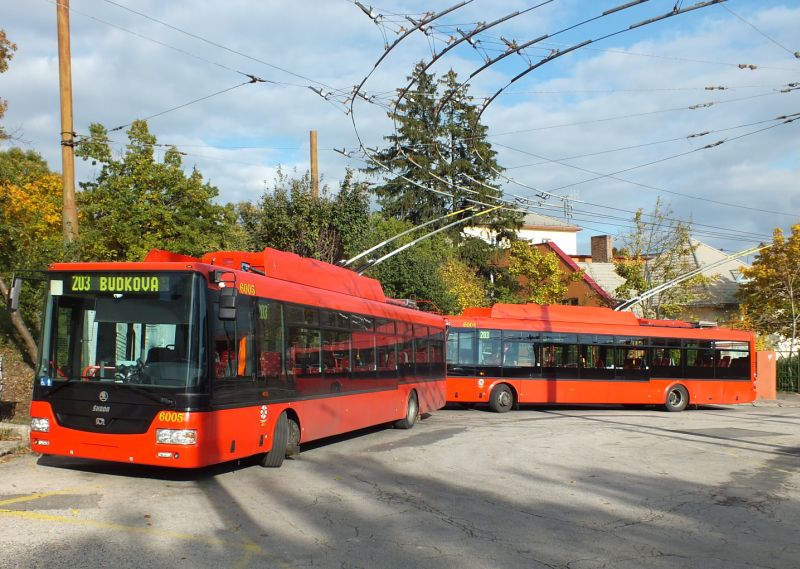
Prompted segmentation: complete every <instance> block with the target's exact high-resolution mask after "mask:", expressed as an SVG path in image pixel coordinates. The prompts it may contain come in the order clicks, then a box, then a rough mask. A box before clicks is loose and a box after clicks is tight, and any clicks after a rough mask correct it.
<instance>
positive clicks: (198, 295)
mask: <svg viewBox="0 0 800 569" xmlns="http://www.w3.org/2000/svg"><path fill="white" fill-rule="evenodd" d="M46 281H47V285H46V300H45V316H44V323H43V332H42V340H41V345H40V348H39V351H40V356H39V361H38V365H37V368H36V376H35V385H34V390H33V401H32V404H31V448H32V449H33V450H34V451H35V452H39V453H44V454H52V455H65V456H75V457H83V458H90V459H101V460H110V461H119V462H130V463H137V464H150V465H162V466H172V467H183V468H191V467H200V466H204V465H209V464H214V463H219V462H223V461H229V460H234V459H238V458H242V457H247V456H252V455H261V456H262V457H263V461H262V462H263V464H264V465H265V466H279V465H280V464H281V462H282V461H283V459H284V457H285V456H287V455H289V454H292V453H295V452H297V451H298V450H299V445H300V443H303V442H306V441H311V440H314V439H319V438H322V437H328V436H331V435H335V434H338V433H343V432H347V431H352V430H355V429H360V428H363V427H367V426H370V425H376V424H380V423H385V422H392V421H394V422H396V425H397V426H399V427H402V428H410V427H411V426H413V424H414V422H415V421H416V420H417V418H418V417H419V415H420V413H426V412H430V411H433V410H435V409H438V408H440V407H442V406H443V405H444V403H445V364H444V320H443V318H442V317H441V316H437V315H434V314H429V313H425V312H421V311H418V310H415V309H412V308H409V307H407V306H405V305H404V303H403V301H399V300H392V299H388V298H386V297H385V296H384V294H383V291H382V289H381V286H380V284H379V283H378V282H377V281H375V280H373V279H369V278H366V277H362V276H359V275H357V274H355V273H353V272H352V271H349V270H347V269H343V268H340V267H335V266H333V265H329V264H327V263H322V262H319V261H314V260H310V259H304V258H301V257H298V256H296V255H293V254H291V253H284V252H280V251H275V250H272V249H266V250H264V251H263V252H260V253H245V252H217V253H209V254H206V255H205V256H203V257H202V259H196V258H192V257H187V256H183V255H176V254H172V253H168V252H165V251H152V252H151V253H150V254H149V255H148V256H147V258H146V260H145V261H144V262H141V263H60V264H55V265H52V266H51V267H50V269H49V270H48V271H47V273H46Z"/></svg>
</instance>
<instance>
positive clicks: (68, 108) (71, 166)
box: [56, 0, 78, 243]
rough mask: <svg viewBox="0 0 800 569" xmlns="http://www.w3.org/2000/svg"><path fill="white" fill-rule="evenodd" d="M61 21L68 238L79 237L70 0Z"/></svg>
mask: <svg viewBox="0 0 800 569" xmlns="http://www.w3.org/2000/svg"><path fill="white" fill-rule="evenodd" d="M56 16H57V22H58V82H59V86H60V94H61V170H62V172H61V178H62V180H63V185H64V208H63V210H62V214H61V219H62V224H63V226H64V241H65V242H66V243H71V242H72V241H74V240H75V239H76V238H77V237H78V208H77V207H76V206H75V146H74V145H75V136H74V133H73V131H72V128H73V127H72V64H71V62H70V50H69V0H58V2H56Z"/></svg>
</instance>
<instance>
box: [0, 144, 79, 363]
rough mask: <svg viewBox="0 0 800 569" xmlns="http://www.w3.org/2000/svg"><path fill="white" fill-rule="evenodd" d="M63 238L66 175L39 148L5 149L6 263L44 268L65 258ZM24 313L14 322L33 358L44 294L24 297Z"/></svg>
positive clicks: (0, 170)
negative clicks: (53, 168) (63, 182)
mask: <svg viewBox="0 0 800 569" xmlns="http://www.w3.org/2000/svg"><path fill="white" fill-rule="evenodd" d="M64 255H65V250H64V245H63V242H62V237H61V177H60V176H59V175H58V174H55V173H53V172H51V171H50V169H49V168H48V167H47V163H46V162H45V161H44V159H42V157H41V156H40V155H39V154H37V153H36V152H34V151H27V152H24V151H22V150H20V149H19V148H11V149H10V150H5V151H1V152H0V267H6V268H9V269H13V270H15V271H16V270H21V269H43V268H45V267H46V266H47V264H48V263H50V262H52V261H55V260H61V259H63V258H64ZM10 276H11V275H10V274H9V275H0V291H2V292H3V296H5V295H6V289H7V287H6V284H5V283H6V280H5V279H6V278H8V277H10ZM22 300H23V303H22V311H21V312H22V314H21V315H20V314H17V313H15V314H14V315H12V317H11V322H12V324H13V326H14V330H15V332H16V337H17V339H18V340H20V343H21V345H22V346H23V347H24V351H25V352H27V355H28V356H29V358H31V359H33V358H35V355H36V344H35V342H34V340H33V334H31V331H30V330H29V329H28V327H27V325H26V324H25V322H26V321H27V322H29V323H30V324H31V326H32V327H33V328H34V329H35V328H36V327H37V326H38V318H39V313H40V309H39V307H40V302H39V300H40V299H39V296H38V295H37V294H36V293H34V292H33V291H28V292H27V293H26V294H25V295H23V298H22Z"/></svg>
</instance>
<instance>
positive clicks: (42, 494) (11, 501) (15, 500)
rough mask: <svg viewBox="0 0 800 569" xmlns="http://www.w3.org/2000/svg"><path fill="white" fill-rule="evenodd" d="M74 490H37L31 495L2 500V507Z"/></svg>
mask: <svg viewBox="0 0 800 569" xmlns="http://www.w3.org/2000/svg"><path fill="white" fill-rule="evenodd" d="M74 493H75V491H74V490H58V491H56V492H36V493H34V494H31V495H30V496H19V497H17V498H11V499H9V500H2V501H0V507H2V506H8V505H9V504H19V503H21V502H31V501H33V500H41V499H42V498H49V497H50V496H63V495H65V494H74Z"/></svg>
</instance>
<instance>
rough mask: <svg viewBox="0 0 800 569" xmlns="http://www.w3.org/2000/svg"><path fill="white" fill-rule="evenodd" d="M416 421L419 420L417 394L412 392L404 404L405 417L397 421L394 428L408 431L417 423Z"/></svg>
mask: <svg viewBox="0 0 800 569" xmlns="http://www.w3.org/2000/svg"><path fill="white" fill-rule="evenodd" d="M417 419H419V402H418V401H417V393H416V392H415V391H412V392H411V393H410V394H409V396H408V403H407V404H406V416H405V417H403V418H402V419H400V420H399V421H397V422H396V423H395V424H394V426H395V427H396V428H398V429H410V428H411V427H413V426H414V423H416V422H417Z"/></svg>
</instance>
